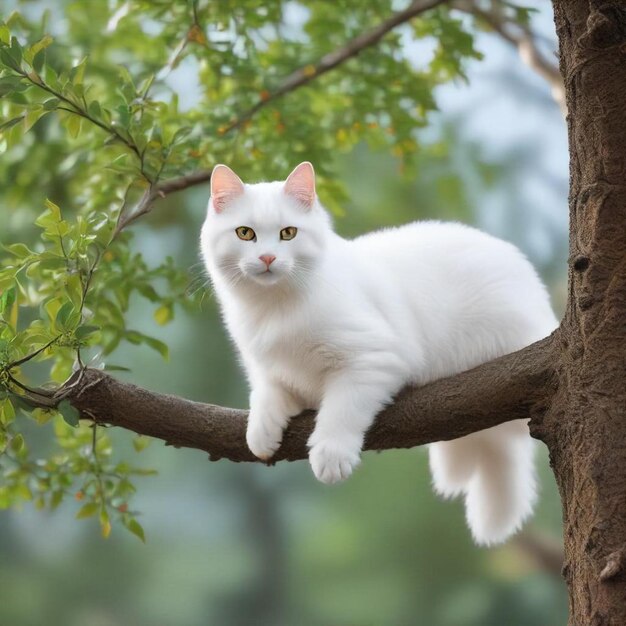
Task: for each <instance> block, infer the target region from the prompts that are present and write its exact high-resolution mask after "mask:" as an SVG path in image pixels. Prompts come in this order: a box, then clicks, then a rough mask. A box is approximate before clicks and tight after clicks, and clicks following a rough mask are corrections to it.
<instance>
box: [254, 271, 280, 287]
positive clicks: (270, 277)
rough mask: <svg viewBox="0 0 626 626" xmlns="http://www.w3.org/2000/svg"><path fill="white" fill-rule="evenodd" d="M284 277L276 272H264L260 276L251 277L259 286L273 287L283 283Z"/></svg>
mask: <svg viewBox="0 0 626 626" xmlns="http://www.w3.org/2000/svg"><path fill="white" fill-rule="evenodd" d="M282 278H283V277H282V276H281V275H280V274H276V273H275V272H262V273H260V274H254V275H252V276H250V279H251V280H252V281H253V282H255V283H256V284H257V285H263V286H267V287H269V286H271V285H276V284H277V283H279V282H280V281H281V279H282Z"/></svg>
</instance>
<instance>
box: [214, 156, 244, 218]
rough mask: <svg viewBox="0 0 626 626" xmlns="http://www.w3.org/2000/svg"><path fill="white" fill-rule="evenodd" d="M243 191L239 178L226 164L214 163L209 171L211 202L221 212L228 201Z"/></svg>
mask: <svg viewBox="0 0 626 626" xmlns="http://www.w3.org/2000/svg"><path fill="white" fill-rule="evenodd" d="M243 191H244V188H243V183H242V182H241V178H239V176H237V174H235V172H233V170H231V169H230V167H227V166H226V165H222V164H221V163H220V164H219V165H216V166H215V167H214V168H213V172H212V173H211V204H212V205H213V208H214V209H215V212H216V213H221V212H222V211H223V210H224V209H225V208H226V207H227V206H228V204H229V203H230V202H232V201H233V200H234V199H235V198H237V197H239V196H240V195H241V194H242V193H243Z"/></svg>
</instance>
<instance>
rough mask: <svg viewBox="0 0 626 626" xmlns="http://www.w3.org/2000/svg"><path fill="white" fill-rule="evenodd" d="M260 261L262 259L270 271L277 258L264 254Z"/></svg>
mask: <svg viewBox="0 0 626 626" xmlns="http://www.w3.org/2000/svg"><path fill="white" fill-rule="evenodd" d="M259 259H261V261H263V263H265V265H267V268H268V269H269V267H270V265H271V264H272V263H273V262H274V261H275V260H276V257H275V256H274V255H273V254H262V255H261V256H260V257H259Z"/></svg>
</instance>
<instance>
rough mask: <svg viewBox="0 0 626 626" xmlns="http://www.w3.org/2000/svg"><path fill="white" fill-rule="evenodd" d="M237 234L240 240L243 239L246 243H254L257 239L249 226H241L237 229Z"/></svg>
mask: <svg viewBox="0 0 626 626" xmlns="http://www.w3.org/2000/svg"><path fill="white" fill-rule="evenodd" d="M235 232H236V233H237V237H239V239H243V240H244V241H252V240H253V239H256V233H255V232H254V231H253V230H252V229H251V228H250V227H249V226H240V227H239V228H236V229H235Z"/></svg>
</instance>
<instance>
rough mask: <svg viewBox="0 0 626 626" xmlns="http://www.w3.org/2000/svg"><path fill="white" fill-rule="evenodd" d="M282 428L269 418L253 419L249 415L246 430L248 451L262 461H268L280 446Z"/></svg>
mask: <svg viewBox="0 0 626 626" xmlns="http://www.w3.org/2000/svg"><path fill="white" fill-rule="evenodd" d="M282 439H283V428H282V426H281V425H280V424H278V423H276V422H273V421H270V420H260V419H255V418H254V417H253V416H250V420H249V422H248V428H247V430H246V442H247V443H248V448H250V452H252V454H254V456H256V457H257V458H259V459H261V460H262V461H269V460H270V459H271V458H272V457H273V456H274V454H275V453H276V450H278V448H280V443H281V441H282Z"/></svg>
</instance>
